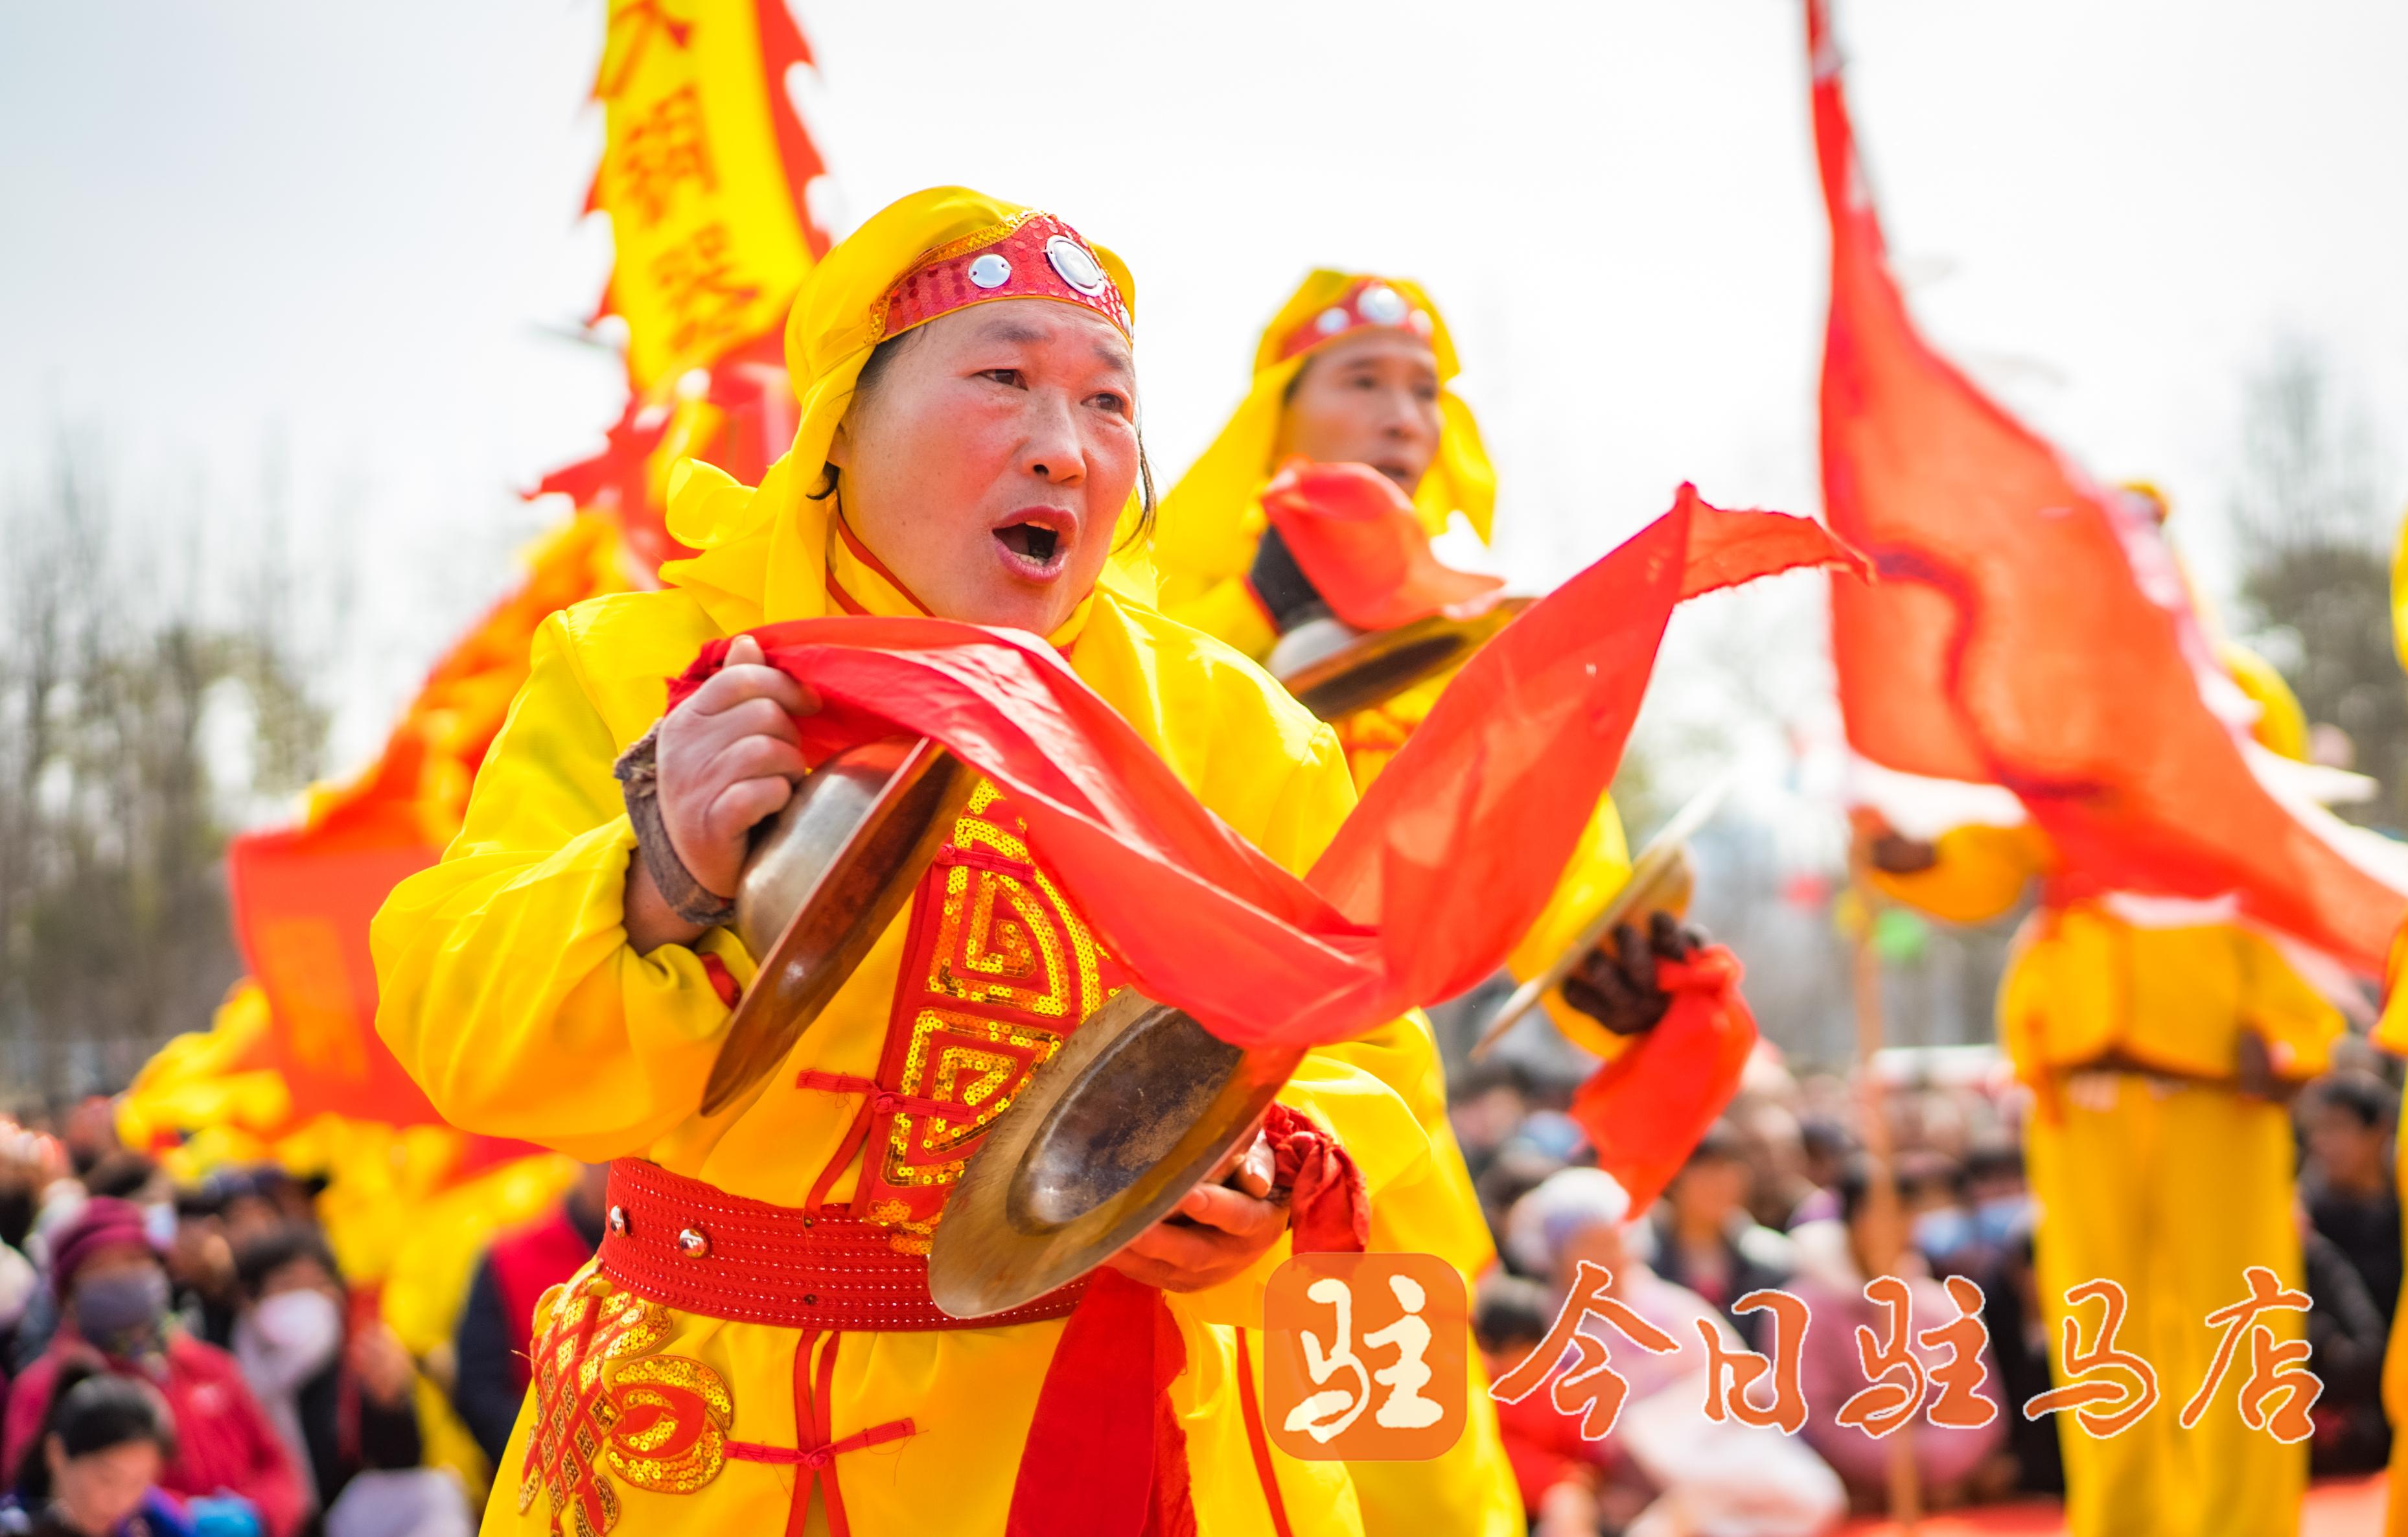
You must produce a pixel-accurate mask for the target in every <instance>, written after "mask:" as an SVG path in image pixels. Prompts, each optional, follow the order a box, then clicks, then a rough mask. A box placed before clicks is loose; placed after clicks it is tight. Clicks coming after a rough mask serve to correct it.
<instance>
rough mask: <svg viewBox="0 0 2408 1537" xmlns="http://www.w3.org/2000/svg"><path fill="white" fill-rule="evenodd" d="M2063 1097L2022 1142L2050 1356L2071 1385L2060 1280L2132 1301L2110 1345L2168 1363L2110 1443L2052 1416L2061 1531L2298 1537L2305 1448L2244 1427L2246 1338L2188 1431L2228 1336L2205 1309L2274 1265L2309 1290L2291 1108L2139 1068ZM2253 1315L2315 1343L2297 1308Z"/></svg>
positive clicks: (2094, 1311) (2065, 1082)
mask: <svg viewBox="0 0 2408 1537" xmlns="http://www.w3.org/2000/svg"><path fill="white" fill-rule="evenodd" d="M2054 1090H2055V1092H2054V1093H2053V1094H2052V1095H2049V1096H2044V1097H2043V1103H2042V1107H2041V1108H2040V1109H2039V1110H2038V1111H2037V1112H2035V1113H2034V1115H2033V1118H2032V1127H2031V1133H2030V1142H2029V1162H2030V1173H2031V1184H2032V1191H2033V1194H2034V1195H2035V1196H2037V1197H2038V1198H2039V1200H2040V1204H2041V1218H2040V1229H2039V1234H2038V1271H2039V1273H2038V1280H2039V1287H2040V1293H2041V1304H2042V1309H2043V1311H2044V1313H2045V1314H2046V1317H2047V1319H2048V1327H2049V1337H2050V1341H2051V1357H2052V1359H2053V1360H2054V1362H2055V1365H2056V1369H2057V1372H2058V1373H2059V1374H2060V1376H2059V1380H2060V1381H2062V1380H2063V1379H2062V1375H2061V1373H2062V1372H2063V1369H2064V1364H2065V1357H2064V1355H2063V1353H2062V1344H2061V1343H2062V1341H2063V1338H2064V1333H2063V1329H2064V1326H2063V1323H2062V1319H2063V1317H2064V1315H2065V1305H2064V1299H2065V1293H2066V1290H2067V1288H2069V1287H2071V1286H2080V1285H2081V1284H2083V1283H2084V1282H2086V1281H2091V1280H2096V1279H2100V1278H2105V1279H2108V1280H2112V1281H2115V1282H2117V1283H2120V1284H2121V1285H2122V1286H2123V1287H2124V1290H2125V1292H2126V1294H2127V1295H2128V1297H2129V1299H2130V1312H2129V1314H2128V1316H2127V1318H2126V1320H2125V1323H2124V1327H2123V1330H2122V1333H2121V1337H2120V1339H2119V1340H2118V1341H2117V1343H2118V1345H2119V1346H2120V1348H2121V1349H2123V1350H2126V1351H2128V1352H2131V1353H2132V1354H2135V1355H2138V1356H2141V1357H2144V1358H2145V1359H2147V1360H2148V1361H2149V1363H2150V1364H2151V1365H2152V1366H2154V1367H2155V1368H2156V1369H2157V1386H2158V1390H2159V1394H2160V1397H2159V1398H2158V1400H2157V1406H2156V1407H2155V1408H2153V1409H2152V1410H2151V1411H2150V1412H2149V1413H2148V1415H2146V1416H2145V1417H2144V1418H2143V1419H2142V1420H2141V1421H2140V1422H2139V1423H2138V1424H2136V1425H2134V1426H2132V1427H2131V1428H2130V1429H2128V1430H2126V1431H2124V1432H2123V1433H2122V1434H2120V1435H2117V1436H2114V1437H2112V1438H2108V1439H2104V1440H2102V1439H2099V1438H2096V1437H2093V1436H2092V1435H2090V1434H2089V1433H2088V1432H2087V1431H2085V1429H2082V1427H2081V1426H2080V1425H2079V1424H2078V1423H2076V1422H2075V1420H2074V1418H2073V1416H2072V1415H2071V1414H2066V1415H2059V1416H2058V1421H2059V1424H2058V1436H2059V1438H2060V1444H2062V1445H2063V1447H2064V1449H2065V1482H2066V1525H2067V1528H2068V1530H2070V1531H2071V1533H2072V1534H2073V1537H2293V1534H2296V1533H2297V1532H2298V1530H2299V1529H2300V1497H2301V1495H2302V1493H2303V1492H2304V1490H2305V1488H2306V1486H2307V1476H2308V1449H2307V1446H2306V1444H2304V1443H2303V1444H2298V1445H2291V1446H2286V1445H2284V1444H2282V1443H2281V1442H2278V1441H2276V1440H2275V1439H2274V1438H2273V1437H2272V1435H2271V1434H2268V1433H2267V1432H2265V1431H2262V1430H2252V1429H2249V1428H2248V1427H2247V1426H2246V1425H2244V1424H2243V1423H2242V1420H2241V1415H2240V1412H2239V1409H2238V1408H2237V1406H2236V1405H2237V1400H2238V1394H2239V1390H2240V1387H2241V1386H2242V1384H2243V1382H2244V1381H2246V1380H2247V1377H2248V1372H2249V1359H2248V1357H2249V1352H2248V1348H2247V1346H2246V1344H2245V1343H2244V1344H2243V1347H2242V1348H2241V1350H2240V1351H2239V1352H2238V1359H2237V1360H2236V1361H2235V1363H2234V1366H2233V1368H2232V1369H2231V1370H2230V1371H2229V1372H2228V1373H2227V1375H2226V1378H2225V1381H2224V1384H2223V1386H2221V1388H2220V1389H2219V1390H2218V1392H2217V1395H2216V1397H2215V1399H2214V1401H2213V1402H2211V1403H2210V1404H2209V1405H2208V1407H2207V1411H2206V1415H2205V1417H2204V1418H2202V1419H2201V1420H2200V1422H2199V1424H2198V1426H2197V1427H2196V1428H2195V1429H2187V1430H2186V1429H2183V1428H2182V1426H2181V1425H2180V1424H2179V1423H2178V1421H2179V1417H2180V1415H2181V1414H2182V1411H2183V1406H2184V1404H2186V1402H2188V1401H2189V1400H2190V1398H2191V1396H2192V1395H2193V1394H2194V1393H2196V1392H2197V1391H2198V1390H2199V1387H2200V1384H2201V1383H2202V1382H2204V1381H2205V1380H2206V1377H2207V1374H2208V1371H2209V1367H2210V1365H2211V1363H2212V1362H2213V1360H2214V1355H2215V1347H2216V1339H2217V1333H2218V1331H2217V1330H2215V1329H2211V1328H2209V1326H2208V1324H2207V1322H2206V1318H2207V1314H2210V1313H2212V1312H2214V1310H2215V1309H2217V1308H2220V1307H2224V1306H2226V1305H2228V1304H2229V1303H2232V1302H2235V1301H2238V1300H2241V1299H2243V1297H2245V1296H2247V1295H2248V1290H2249V1288H2248V1284H2247V1282H2246V1281H2245V1280H2244V1279H2243V1274H2242V1272H2243V1269H2244V1268H2245V1267H2248V1266H2251V1265H2263V1266H2266V1267H2267V1268H2269V1269H2271V1270H2272V1271H2274V1273H2275V1274H2276V1275H2277V1276H2278V1277H2279V1278H2280V1279H2281V1280H2282V1283H2283V1285H2284V1286H2286V1287H2293V1288H2297V1287H2299V1286H2301V1285H2302V1279H2301V1268H2300V1241H2299V1232H2298V1229H2297V1228H2295V1227H2294V1226H2293V1217H2292V1192H2291V1163H2292V1152H2291V1130H2290V1119H2289V1116H2288V1115H2287V1114H2286V1113H2285V1111H2284V1110H2283V1108H2282V1107H2281V1106H2279V1105H2272V1104H2267V1103H2263V1102H2261V1101H2257V1100H2253V1099H2243V1098H2242V1097H2241V1096H2240V1095H2237V1094H2234V1093H2231V1092H2229V1090H2226V1089H2223V1088H2218V1087H2214V1086H2209V1085H2179V1086H2177V1085H2171V1084H2169V1083H2168V1082H2166V1081H2163V1080H2154V1079H2150V1078H2145V1077H2141V1076H2138V1075H2133V1074H2128V1073H2100V1072H2082V1073H2073V1074H2069V1075H2065V1076H2061V1077H2059V1078H2058V1079H2057V1080H2056V1082H2055V1085H2054ZM2050 1101H2053V1103H2052V1102H2050ZM2080 1317H2081V1322H2082V1330H2083V1339H2082V1343H2084V1345H2085V1347H2087V1346H2089V1345H2090V1344H2091V1342H2092V1336H2091V1330H2093V1329H2095V1328H2096V1327H2097V1326H2098V1322H2099V1304H2098V1303H2096V1302H2090V1303H2086V1304H2085V1306H2084V1307H2083V1308H2082V1309H2081V1311H2080ZM2260 1321H2261V1322H2263V1323H2265V1324H2266V1325H2268V1326H2269V1327H2270V1328H2272V1329H2273V1330H2274V1332H2275V1335H2276V1337H2277V1338H2278V1339H2283V1340H2295V1339H2300V1338H2304V1337H2305V1332H2306V1317H2305V1315H2304V1314H2300V1313H2296V1312H2288V1311H2284V1312H2273V1313H2268V1314H2261V1315H2260Z"/></svg>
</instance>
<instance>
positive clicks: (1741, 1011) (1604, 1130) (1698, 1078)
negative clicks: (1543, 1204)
mask: <svg viewBox="0 0 2408 1537" xmlns="http://www.w3.org/2000/svg"><path fill="white" fill-rule="evenodd" d="M1739 978H1740V965H1739V957H1738V956H1736V955H1732V954H1731V953H1730V952H1729V951H1728V950H1727V949H1725V948H1724V947H1723V946H1721V945H1718V944H1716V945H1708V946H1707V947H1706V948H1704V949H1702V950H1699V951H1698V952H1696V953H1695V954H1693V955H1691V956H1690V957H1689V958H1688V959H1687V960H1685V961H1658V962H1657V963H1656V985H1658V986H1659V987H1661V988H1663V989H1664V990H1665V991H1666V992H1668V993H1670V995H1671V996H1672V1006H1671V1007H1670V1009H1668V1010H1666V1011H1665V1013H1664V1017H1663V1019H1662V1020H1661V1021H1660V1022H1658V1023H1657V1025H1656V1027H1655V1028H1654V1029H1652V1030H1650V1031H1648V1032H1647V1033H1646V1034H1645V1035H1642V1036H1641V1037H1639V1038H1638V1040H1637V1041H1634V1042H1633V1043H1632V1045H1631V1047H1630V1049H1629V1050H1627V1051H1626V1052H1624V1053H1623V1054H1622V1055H1621V1056H1617V1057H1615V1058H1614V1059H1613V1061H1611V1062H1608V1063H1607V1064H1606V1065H1605V1066H1603V1067H1601V1068H1599V1069H1598V1070H1597V1071H1596V1073H1594V1074H1593V1075H1591V1077H1590V1078H1589V1081H1588V1082H1587V1083H1585V1084H1583V1085H1581V1086H1580V1089H1579V1092H1577V1093H1575V1094H1574V1095H1573V1096H1572V1103H1571V1117H1572V1119H1573V1120H1575V1121H1578V1122H1579V1123H1580V1126H1581V1129H1582V1130H1583V1131H1584V1132H1586V1133H1588V1140H1589V1145H1590V1146H1592V1147H1594V1148H1596V1149H1597V1164H1598V1168H1600V1169H1602V1170H1604V1171H1606V1172H1607V1173H1609V1174H1612V1175H1613V1177H1614V1178H1615V1179H1617V1180H1619V1181H1621V1182H1622V1187H1623V1188H1624V1189H1625V1190H1627V1191H1628V1192H1630V1209H1631V1210H1632V1211H1633V1212H1644V1211H1645V1210H1647V1208H1648V1207H1649V1206H1651V1205H1653V1204H1654V1203H1655V1200H1656V1197H1657V1196H1659V1195H1661V1194H1663V1192H1664V1186H1665V1185H1669V1184H1670V1183H1671V1180H1672V1176H1673V1175H1674V1174H1676V1173H1678V1172H1680V1169H1681V1165H1682V1164H1683V1163H1684V1162H1685V1161H1687V1159H1688V1156H1689V1152H1690V1149H1692V1148H1694V1147H1696V1146H1697V1145H1698V1139H1699V1138H1700V1137H1703V1136H1704V1135H1705V1134H1706V1128H1708V1127H1710V1126H1712V1125H1713V1124H1714V1117H1715V1116H1717V1115H1720V1114H1721V1113H1723V1108H1724V1107H1725V1106H1726V1105H1728V1104H1729V1103H1730V1101H1731V1096H1733V1095H1734V1094H1737V1093H1738V1092H1739V1081H1740V1074H1741V1073H1742V1072H1744V1071H1745V1070H1747V1058H1748V1054H1749V1053H1750V1052H1752V1051H1754V1050H1755V1049H1756V1016H1755V1015H1754V1014H1752V1013H1749V1012H1748V1008H1747V1002H1746V1000H1745V999H1743V998H1741V997H1740V994H1739Z"/></svg>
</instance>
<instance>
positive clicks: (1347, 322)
mask: <svg viewBox="0 0 2408 1537" xmlns="http://www.w3.org/2000/svg"><path fill="white" fill-rule="evenodd" d="M1373 326H1376V327H1379V328H1381V329H1383V330H1389V331H1411V332H1412V334H1413V335H1415V336H1417V337H1419V338H1422V339H1423V340H1425V341H1427V340H1428V339H1429V338H1430V336H1431V334H1432V332H1433V331H1434V330H1435V329H1436V327H1435V326H1434V325H1433V323H1431V321H1430V317H1429V311H1428V310H1426V309H1415V308H1414V307H1413V306H1412V305H1411V304H1409V303H1407V302H1406V300H1405V296H1404V295H1403V294H1399V293H1398V292H1397V291H1396V290H1395V289H1394V288H1391V287H1389V286H1388V285H1387V284H1386V283H1384V282H1383V281H1381V280H1379V279H1377V278H1358V279H1356V280H1355V283H1354V285H1353V286H1352V287H1350V288H1348V289H1347V290H1346V294H1345V296H1344V297H1343V298H1341V299H1340V300H1339V301H1338V302H1337V303H1336V304H1333V305H1331V306H1330V307H1329V308H1328V309H1324V310H1322V311H1321V312H1320V313H1319V314H1317V315H1315V316H1313V317H1312V319H1311V320H1308V321H1306V322H1305V323H1303V324H1301V325H1298V326H1297V328H1296V329H1295V330H1293V331H1290V332H1289V333H1288V334H1287V335H1286V336H1285V337H1284V338H1282V339H1281V341H1280V351H1279V355H1280V361H1281V362H1283V363H1284V362H1286V361H1287V360H1288V359H1289V358H1292V357H1294V356H1296V355H1297V353H1298V352H1311V351H1312V349H1313V348H1315V347H1318V346H1320V345H1321V344H1322V343H1323V342H1325V341H1327V340H1329V339H1330V338H1333V337H1342V336H1344V335H1345V334H1346V333H1347V332H1349V331H1360V330H1364V329H1366V328H1368V327H1373Z"/></svg>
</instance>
